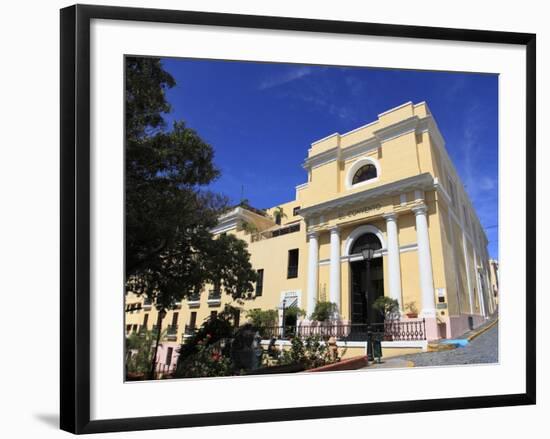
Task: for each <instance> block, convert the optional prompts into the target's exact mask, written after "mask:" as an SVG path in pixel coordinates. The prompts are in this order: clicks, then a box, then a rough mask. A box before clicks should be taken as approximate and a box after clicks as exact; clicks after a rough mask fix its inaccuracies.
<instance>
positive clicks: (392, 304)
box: [372, 296, 399, 319]
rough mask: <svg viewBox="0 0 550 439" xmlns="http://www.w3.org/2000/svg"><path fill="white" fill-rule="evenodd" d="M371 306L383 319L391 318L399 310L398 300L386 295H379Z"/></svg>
mask: <svg viewBox="0 0 550 439" xmlns="http://www.w3.org/2000/svg"><path fill="white" fill-rule="evenodd" d="M372 307H373V308H374V310H375V311H377V312H378V313H379V314H380V315H381V316H382V317H384V318H385V319H392V318H393V317H394V316H395V314H396V313H397V312H398V311H399V302H398V301H397V300H395V299H392V298H390V297H387V296H380V297H379V298H378V299H376V300H375V301H374V303H373V304H372Z"/></svg>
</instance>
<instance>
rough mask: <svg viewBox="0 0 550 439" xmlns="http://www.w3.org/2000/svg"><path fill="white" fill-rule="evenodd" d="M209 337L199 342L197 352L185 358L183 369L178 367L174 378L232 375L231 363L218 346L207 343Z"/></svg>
mask: <svg viewBox="0 0 550 439" xmlns="http://www.w3.org/2000/svg"><path fill="white" fill-rule="evenodd" d="M208 339H209V337H208V335H207V337H206V339H204V340H201V341H199V343H198V345H197V351H196V352H195V353H194V354H193V355H192V356H190V357H189V358H187V360H186V361H185V363H184V364H185V367H181V368H180V367H178V369H177V372H176V377H178V378H198V377H219V376H228V375H233V369H234V368H233V362H232V361H231V358H230V357H229V356H227V355H224V352H223V349H222V348H221V347H219V346H218V345H213V344H210V343H209V340H208Z"/></svg>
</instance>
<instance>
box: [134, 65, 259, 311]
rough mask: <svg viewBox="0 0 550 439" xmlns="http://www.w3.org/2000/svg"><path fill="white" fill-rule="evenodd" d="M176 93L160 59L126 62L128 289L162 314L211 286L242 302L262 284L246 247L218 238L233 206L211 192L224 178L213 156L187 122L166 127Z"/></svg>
mask: <svg viewBox="0 0 550 439" xmlns="http://www.w3.org/2000/svg"><path fill="white" fill-rule="evenodd" d="M174 85H175V81H174V78H173V77H172V76H171V75H170V74H169V73H168V72H166V71H165V70H164V69H163V67H162V63H161V61H160V59H158V58H145V57H127V58H126V135H127V136H126V149H125V152H126V181H125V188H126V194H125V195H126V196H125V200H126V252H125V253H126V283H127V288H128V289H129V290H131V291H133V292H134V293H136V294H138V295H144V296H146V298H147V299H149V300H150V301H151V302H152V303H154V304H155V306H156V308H157V309H158V310H166V309H170V308H173V307H174V305H175V303H177V302H179V301H181V300H182V299H183V298H184V297H186V296H190V295H192V294H196V293H198V292H199V291H200V290H201V289H202V288H203V287H204V285H205V284H206V283H211V284H216V285H219V286H220V287H221V289H222V290H225V292H226V293H228V294H231V295H232V296H233V297H239V296H242V295H245V294H246V293H247V292H251V291H253V282H254V281H255V272H254V271H253V270H252V267H251V265H250V263H249V258H250V255H249V253H248V251H247V247H246V244H245V243H244V241H239V240H238V239H237V238H235V237H229V236H226V237H220V238H219V239H214V237H213V235H212V234H211V233H210V229H211V228H212V227H214V226H215V225H216V222H217V217H218V215H219V213H220V212H222V211H223V209H225V208H226V206H227V199H226V198H225V197H222V196H220V195H217V194H215V193H212V192H210V191H208V190H206V189H205V187H206V186H207V185H209V184H210V183H211V182H212V181H213V180H215V179H216V178H217V177H218V176H219V173H220V172H219V170H218V169H217V168H216V167H215V166H214V164H213V158H214V150H213V148H212V147H211V146H210V145H209V144H207V143H205V142H204V141H203V140H202V139H201V138H200V136H199V135H198V134H197V133H196V132H195V131H194V130H192V129H190V128H189V127H187V126H186V125H185V123H184V122H183V121H177V122H175V123H174V124H173V126H172V127H171V128H170V129H167V127H166V122H165V120H164V117H163V114H166V113H169V112H170V110H171V108H170V105H169V103H168V101H167V100H166V94H165V93H166V90H167V89H169V88H171V87H173V86H174Z"/></svg>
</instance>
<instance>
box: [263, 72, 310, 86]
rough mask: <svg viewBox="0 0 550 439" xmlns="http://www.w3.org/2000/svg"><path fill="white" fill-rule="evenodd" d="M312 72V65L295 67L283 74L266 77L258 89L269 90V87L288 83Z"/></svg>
mask: <svg viewBox="0 0 550 439" xmlns="http://www.w3.org/2000/svg"><path fill="white" fill-rule="evenodd" d="M312 73H313V69H312V68H311V67H294V68H292V69H290V70H288V71H287V72H285V73H284V74H283V75H277V76H270V77H269V78H265V79H264V80H263V81H262V82H261V83H260V85H259V86H258V89H260V90H267V89H269V88H273V87H278V86H279V85H283V84H287V83H289V82H292V81H295V80H297V79H300V78H303V77H305V76H309V75H311V74H312Z"/></svg>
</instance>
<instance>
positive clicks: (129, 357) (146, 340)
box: [126, 331, 156, 375]
mask: <svg viewBox="0 0 550 439" xmlns="http://www.w3.org/2000/svg"><path fill="white" fill-rule="evenodd" d="M155 340H156V333H155V331H142V332H140V333H132V334H130V336H129V337H128V338H127V339H126V373H127V374H133V375H145V374H148V373H149V368H150V367H151V360H152V357H153V351H154V346H155Z"/></svg>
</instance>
